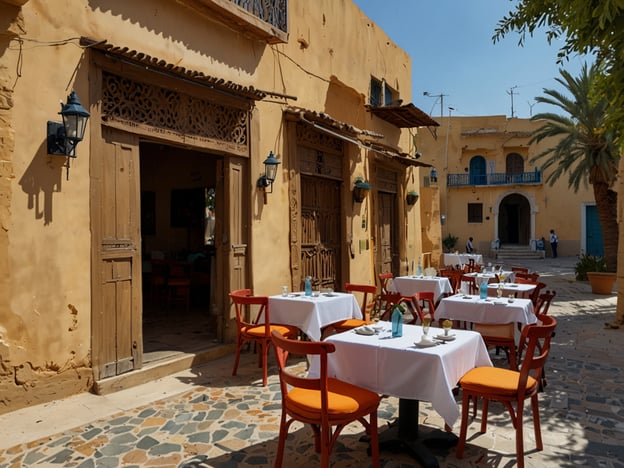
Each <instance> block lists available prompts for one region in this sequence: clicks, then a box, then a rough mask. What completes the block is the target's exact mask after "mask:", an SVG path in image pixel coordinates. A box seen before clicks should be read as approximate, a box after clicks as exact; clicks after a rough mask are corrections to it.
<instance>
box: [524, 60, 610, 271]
mask: <svg viewBox="0 0 624 468" xmlns="http://www.w3.org/2000/svg"><path fill="white" fill-rule="evenodd" d="M559 73H560V75H561V77H560V78H556V81H557V82H558V83H559V84H561V85H562V86H563V87H565V89H566V90H567V91H568V92H569V94H570V95H571V96H566V95H564V94H562V93H561V92H559V91H555V90H552V89H544V94H545V96H539V97H537V98H536V101H537V102H540V103H544V104H550V105H553V106H556V107H558V108H559V109H560V110H562V111H563V112H565V114H566V115H558V114H555V113H549V112H547V113H540V114H536V115H535V116H533V117H532V120H540V121H541V120H543V121H544V124H543V125H542V126H541V127H540V128H538V129H537V130H535V131H534V132H533V137H532V138H531V143H533V142H539V141H541V140H543V139H544V138H550V137H554V138H558V139H559V142H558V143H557V145H556V146H553V147H551V148H548V149H547V150H545V151H543V152H542V153H540V154H538V155H537V156H535V157H534V158H532V160H531V161H532V162H535V161H537V160H543V164H542V170H544V169H548V168H552V172H551V173H550V174H549V175H548V177H547V178H546V182H548V183H549V184H550V185H551V186H552V185H553V184H554V183H555V182H556V181H557V180H558V179H559V177H561V176H562V175H564V174H567V175H568V187H569V188H571V189H573V190H574V192H575V193H576V192H577V191H578V189H579V186H580V184H581V183H583V184H585V186H586V184H587V183H589V184H591V185H592V187H593V190H594V200H595V202H596V210H597V212H598V219H599V220H600V226H601V228H602V236H603V243H604V244H603V246H604V257H605V260H606V264H607V271H610V272H615V271H616V270H617V252H618V234H619V233H618V223H617V193H616V192H614V191H613V190H612V188H613V185H614V183H615V181H616V178H617V169H618V161H619V158H620V152H619V149H618V147H617V146H616V144H615V140H616V137H617V131H616V130H615V129H614V128H612V127H608V126H606V125H605V120H606V118H607V117H608V111H609V107H608V102H607V100H606V99H605V98H604V96H602V95H598V93H597V92H596V88H595V85H596V80H597V79H599V78H600V76H601V75H600V70H599V69H598V68H597V67H596V66H595V65H592V66H591V67H589V68H588V67H587V64H585V65H584V66H583V67H582V69H581V72H580V76H578V77H576V78H575V77H573V76H572V75H570V73H568V72H567V71H565V70H559Z"/></svg>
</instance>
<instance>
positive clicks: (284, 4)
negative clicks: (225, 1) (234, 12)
mask: <svg viewBox="0 0 624 468" xmlns="http://www.w3.org/2000/svg"><path fill="white" fill-rule="evenodd" d="M230 1H231V2H232V3H234V4H235V5H238V6H239V7H241V8H242V9H244V10H247V11H248V12H249V13H251V14H252V15H254V16H256V17H258V18H259V19H261V20H262V21H265V22H267V23H269V24H271V25H273V26H275V27H276V28H277V29H279V30H280V31H283V32H288V0H271V1H267V0H230Z"/></svg>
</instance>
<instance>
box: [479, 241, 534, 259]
mask: <svg viewBox="0 0 624 468" xmlns="http://www.w3.org/2000/svg"><path fill="white" fill-rule="evenodd" d="M544 255H545V251H544V250H532V249H531V248H530V247H529V246H527V245H517V244H502V245H501V246H500V249H498V250H492V252H491V256H492V258H495V259H497V260H510V261H513V260H534V259H540V258H544Z"/></svg>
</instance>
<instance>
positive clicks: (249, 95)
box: [80, 37, 271, 101]
mask: <svg viewBox="0 0 624 468" xmlns="http://www.w3.org/2000/svg"><path fill="white" fill-rule="evenodd" d="M80 45H81V46H83V47H88V48H91V49H96V50H99V51H102V52H104V53H106V54H109V55H111V56H114V57H115V58H117V59H119V60H124V61H125V62H126V63H129V64H133V65H137V66H140V67H142V68H143V69H151V70H152V71H155V72H159V73H164V74H167V75H169V76H171V77H174V78H178V79H182V80H186V81H189V82H191V83H193V84H197V85H201V86H207V87H209V88H211V89H213V90H215V91H218V92H222V93H227V94H230V95H233V96H238V97H241V98H244V99H249V100H253V101H259V100H261V99H264V98H265V97H266V96H268V95H271V93H269V92H266V91H261V90H259V89H255V88H254V87H253V86H243V85H240V84H237V83H233V82H231V81H225V80H224V79H223V78H217V77H214V76H209V75H206V74H204V73H203V72H201V71H197V70H189V69H188V68H184V67H180V66H178V65H174V64H172V63H169V62H166V61H164V60H161V59H159V58H157V57H152V56H150V55H147V54H145V53H143V52H139V51H136V50H130V49H128V48H127V47H120V46H115V45H113V44H110V43H108V42H107V41H105V40H104V41H96V40H94V39H90V38H88V37H81V38H80Z"/></svg>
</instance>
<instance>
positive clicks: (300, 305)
mask: <svg viewBox="0 0 624 468" xmlns="http://www.w3.org/2000/svg"><path fill="white" fill-rule="evenodd" d="M269 310H270V317H271V323H281V324H284V325H293V326H295V327H297V328H299V329H300V330H301V331H302V332H303V333H305V334H306V335H307V336H308V338H310V339H311V340H312V341H319V340H320V339H321V335H322V330H323V329H324V328H325V327H327V326H328V325H330V324H332V323H335V322H338V321H340V320H346V319H350V318H356V319H361V318H362V311H361V310H360V306H359V304H358V302H357V299H356V298H355V296H354V295H353V294H351V293H342V292H332V293H322V294H318V295H317V296H306V295H305V294H304V293H303V292H293V293H290V294H286V295H276V296H269Z"/></svg>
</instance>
